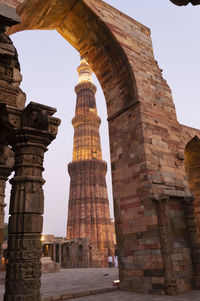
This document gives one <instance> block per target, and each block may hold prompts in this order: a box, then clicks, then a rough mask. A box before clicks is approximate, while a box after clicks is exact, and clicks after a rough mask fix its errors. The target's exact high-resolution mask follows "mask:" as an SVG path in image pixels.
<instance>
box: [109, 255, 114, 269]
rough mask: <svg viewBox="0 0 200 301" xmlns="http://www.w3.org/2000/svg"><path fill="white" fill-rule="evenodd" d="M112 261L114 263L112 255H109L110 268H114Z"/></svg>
mask: <svg viewBox="0 0 200 301" xmlns="http://www.w3.org/2000/svg"><path fill="white" fill-rule="evenodd" d="M112 263H113V259H112V256H111V255H109V256H108V266H109V268H112Z"/></svg>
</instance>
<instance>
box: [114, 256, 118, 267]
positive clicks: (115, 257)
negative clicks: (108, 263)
mask: <svg viewBox="0 0 200 301" xmlns="http://www.w3.org/2000/svg"><path fill="white" fill-rule="evenodd" d="M114 264H115V268H118V256H117V255H116V256H114Z"/></svg>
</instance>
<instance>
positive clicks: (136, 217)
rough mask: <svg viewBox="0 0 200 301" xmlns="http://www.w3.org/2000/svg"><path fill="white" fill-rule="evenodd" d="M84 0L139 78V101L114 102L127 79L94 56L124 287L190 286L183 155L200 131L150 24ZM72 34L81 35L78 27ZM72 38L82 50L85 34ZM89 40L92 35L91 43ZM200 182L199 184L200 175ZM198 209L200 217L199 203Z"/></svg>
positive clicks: (199, 273) (189, 213) (199, 270)
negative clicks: (177, 102) (180, 105)
mask: <svg viewBox="0 0 200 301" xmlns="http://www.w3.org/2000/svg"><path fill="white" fill-rule="evenodd" d="M4 2H5V1H4ZM82 2H84V3H86V4H87V5H88V7H90V9H91V10H92V11H93V13H94V14H96V15H97V16H98V17H99V18H100V19H101V21H103V22H104V24H106V26H107V28H108V29H109V30H110V32H111V33H112V34H113V35H114V37H115V38H116V40H117V42H118V43H119V45H120V47H121V48H122V49H123V51H124V53H125V54H126V57H127V59H128V62H129V64H130V68H131V70H132V71H133V74H134V77H135V84H134V91H135V97H136V99H137V101H133V102H130V104H129V105H127V106H124V107H123V104H124V103H123V102H121V103H120V104H118V103H117V102H116V101H115V102H114V101H113V100H114V99H115V97H116V95H117V92H116V91H117V89H118V86H119V81H120V80H121V82H120V84H121V91H122V94H123V93H125V92H124V91H126V90H127V86H126V85H127V82H125V80H124V79H123V78H122V77H121V78H120V75H119V76H118V77H116V79H114V80H113V82H114V81H115V85H114V84H113V86H112V89H110V87H109V86H108V84H107V83H106V82H108V78H106V77H105V78H102V74H103V73H102V70H101V68H105V69H106V68H107V67H106V64H104V61H103V62H102V63H101V65H99V63H98V62H95V60H93V61H92V58H91V57H89V59H90V61H91V62H92V66H93V70H95V73H96V74H97V76H98V78H99V80H100V82H101V85H102V88H103V90H104V93H105V96H106V100H107V107H108V121H109V132H110V144H111V162H112V177H113V189H114V202H115V218H116V230H117V241H118V247H119V249H120V253H119V267H120V280H121V285H122V287H123V288H128V289H133V290H134V289H136V290H143V291H149V292H157V293H159V292H160V293H162V292H163V291H167V292H168V293H170V294H174V293H176V292H181V291H186V290H188V289H190V288H191V285H192V284H191V281H190V279H191V277H194V275H195V276H196V280H197V282H198V279H200V278H199V277H200V267H199V263H198V260H197V259H198V258H197V254H196V253H195V248H196V247H197V246H198V244H199V240H200V237H199V236H198V238H197V237H196V242H195V243H194V240H192V236H191V235H192V232H193V233H194V231H197V230H195V229H197V227H196V225H195V223H194V220H193V214H194V212H193V210H192V204H191V202H192V196H191V193H190V191H189V189H188V181H187V177H186V175H185V166H184V153H185V147H186V145H187V144H188V142H189V141H190V140H192V139H193V138H194V136H195V135H197V136H198V137H200V131H198V130H196V129H191V128H189V127H187V126H182V125H180V124H179V122H178V121H177V118H176V112H175V107H174V104H173V101H172V95H171V91H170V88H169V87H168V85H167V83H166V81H165V80H164V79H163V77H162V71H161V69H160V68H159V66H158V64H157V62H156V61H155V59H154V55H153V49H152V42H151V37H150V30H149V29H148V28H147V27H145V26H143V25H142V24H140V23H138V22H137V21H135V20H132V19H131V18H129V17H127V16H126V15H124V14H123V13H121V12H119V11H118V10H116V9H114V8H111V7H110V6H109V5H107V4H105V3H103V2H102V1H97V0H85V1H81V3H82ZM13 3H14V1H13ZM71 18H72V19H70V20H69V22H72V24H75V23H73V22H76V21H77V20H76V19H73V17H71ZM74 18H75V17H74ZM25 24H26V22H25ZM20 26H21V25H20ZM40 26H41V24H40ZM22 29H23V24H22V26H21V27H20V30H22ZM74 30H75V29H74ZM60 32H61V30H60ZM68 34H69V33H68ZM70 34H71V36H72V37H73V35H74V36H76V35H77V33H76V32H75V31H74V32H73V28H72V31H71V33H70ZM73 41H74V42H72V45H73V46H74V47H76V48H77V49H78V48H79V45H78V43H80V42H79V40H78V39H77V40H76V39H74V40H73ZM87 41H88V40H87V37H86V41H85V44H87ZM76 43H77V44H76ZM85 47H86V48H87V46H85ZM88 47H89V46H88ZM120 47H119V48H120ZM129 71H130V70H128V72H129ZM130 73H131V72H130ZM108 74H109V71H108ZM133 83H134V80H133ZM120 97H121V98H120ZM122 98H123V95H119V99H122ZM116 128H117V129H119V130H118V131H116ZM197 140H198V138H197ZM198 174H199V173H198ZM191 181H193V180H191ZM197 181H198V185H199V177H198V179H197ZM195 185H196V186H197V184H195ZM192 186H193V184H190V187H192ZM196 199H198V197H196ZM186 200H187V202H186ZM195 202H196V201H195ZM195 211H196V221H198V220H199V217H198V215H197V212H198V211H199V208H198V206H197V205H196V206H195ZM198 226H199V225H198ZM190 253H191V254H192V256H190ZM195 260H197V261H196V263H195ZM192 261H193V268H192ZM195 266H196V270H195ZM183 271H184V272H183ZM197 286H198V285H197Z"/></svg>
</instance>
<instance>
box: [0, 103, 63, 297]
mask: <svg viewBox="0 0 200 301" xmlns="http://www.w3.org/2000/svg"><path fill="white" fill-rule="evenodd" d="M8 111H9V110H8ZM55 111H56V110H55V109H53V108H50V107H46V106H43V105H40V104H36V103H33V102H32V103H30V104H29V105H28V106H27V107H26V108H25V109H24V110H20V111H19V110H17V111H16V114H18V118H19V117H20V119H21V122H20V124H21V126H20V127H19V128H14V127H13V129H12V130H11V132H10V135H9V136H8V141H9V144H10V145H11V146H12V149H13V151H14V153H15V166H14V171H15V174H14V177H13V179H12V180H11V181H10V182H11V184H12V190H11V199H10V210H9V213H10V217H9V230H8V233H9V234H8V264H7V269H6V289H5V295H4V301H16V300H17V301H33V300H34V301H39V300H40V274H41V272H40V257H41V247H42V244H41V240H40V238H41V232H42V226H43V218H42V214H43V208H44V195H43V189H42V186H43V184H44V182H45V181H44V179H43V178H42V172H43V170H44V168H43V158H44V153H45V152H46V150H47V146H48V145H49V144H50V143H51V141H52V140H53V139H54V138H55V137H56V134H57V127H58V125H59V123H60V121H59V119H57V118H54V117H52V115H53V114H54V113H55ZM13 113H14V112H12V117H13ZM8 114H9V112H8Z"/></svg>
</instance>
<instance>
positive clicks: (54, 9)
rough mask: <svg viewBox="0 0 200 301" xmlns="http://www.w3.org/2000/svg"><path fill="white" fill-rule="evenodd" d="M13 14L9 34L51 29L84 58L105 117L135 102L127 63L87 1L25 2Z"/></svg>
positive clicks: (131, 75)
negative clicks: (103, 104) (14, 23)
mask: <svg viewBox="0 0 200 301" xmlns="http://www.w3.org/2000/svg"><path fill="white" fill-rule="evenodd" d="M60 2H61V3H60ZM89 6H90V7H89ZM17 12H18V14H19V15H20V17H21V18H22V23H21V24H19V25H17V26H14V27H12V29H11V30H10V31H9V33H10V34H11V33H15V32H19V31H23V30H34V29H40V30H52V29H55V30H57V31H58V32H59V33H60V34H61V35H62V36H63V37H64V38H65V39H66V40H67V41H68V42H69V43H70V44H71V45H72V46H73V47H74V48H75V49H76V50H77V51H78V52H79V53H80V55H81V56H83V57H84V58H86V59H87V61H88V63H89V64H90V65H91V67H92V69H93V71H94V73H95V74H96V76H97V78H98V80H99V82H100V84H101V87H102V89H103V92H104V94H105V99H106V103H107V110H108V118H113V116H115V115H117V114H120V112H121V111H124V110H126V109H128V108H129V107H130V106H132V105H133V104H135V103H137V101H138V92H137V87H136V81H135V77H134V74H133V69H132V68H131V65H130V62H129V60H128V58H127V56H126V54H125V52H124V50H123V48H122V46H121V45H120V43H119V42H118V41H117V39H116V37H115V36H114V34H113V33H112V31H111V30H110V29H109V27H108V26H107V25H106V23H104V22H103V20H101V19H100V18H99V16H97V15H96V13H95V11H94V10H92V8H91V3H90V1H84V0H80V1H77V0H68V1H53V2H52V1H45V2H43V1H37V0H28V1H24V2H22V3H21V4H20V5H19V6H18V7H17ZM116 96H117V97H116Z"/></svg>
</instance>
